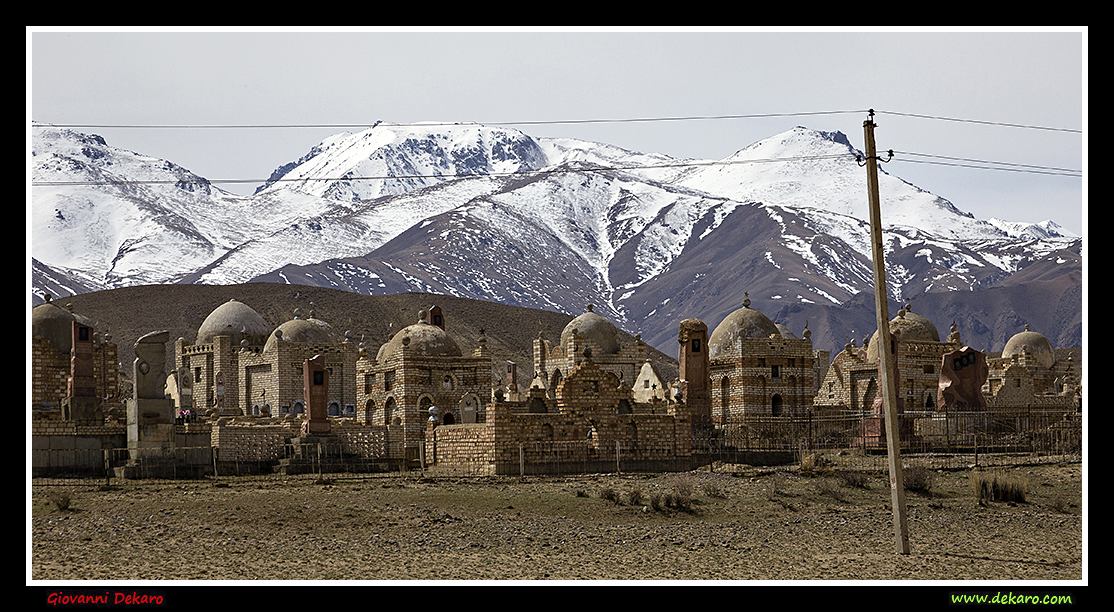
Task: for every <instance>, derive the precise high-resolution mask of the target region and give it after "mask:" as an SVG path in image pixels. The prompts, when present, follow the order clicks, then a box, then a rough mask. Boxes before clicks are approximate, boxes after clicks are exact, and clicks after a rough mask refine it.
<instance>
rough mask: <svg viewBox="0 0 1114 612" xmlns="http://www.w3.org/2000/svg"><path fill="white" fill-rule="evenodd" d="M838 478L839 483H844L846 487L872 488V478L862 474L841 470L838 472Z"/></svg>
mask: <svg viewBox="0 0 1114 612" xmlns="http://www.w3.org/2000/svg"><path fill="white" fill-rule="evenodd" d="M836 478H839V481H840V482H841V483H843V486H845V487H852V488H855V489H869V488H870V478H869V477H868V476H867V475H866V474H864V473H862V472H854V471H848V470H840V471H838V472H836Z"/></svg>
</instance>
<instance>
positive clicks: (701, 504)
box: [30, 463, 1084, 581]
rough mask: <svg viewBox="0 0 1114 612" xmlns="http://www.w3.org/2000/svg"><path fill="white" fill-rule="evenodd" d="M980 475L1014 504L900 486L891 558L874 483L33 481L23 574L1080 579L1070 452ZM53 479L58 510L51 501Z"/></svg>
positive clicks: (885, 501)
mask: <svg viewBox="0 0 1114 612" xmlns="http://www.w3.org/2000/svg"><path fill="white" fill-rule="evenodd" d="M994 471H995V473H1007V472H1008V473H1011V474H1015V475H1020V476H1023V477H1024V478H1025V480H1026V483H1027V488H1026V491H1027V494H1026V501H1025V502H1023V503H1006V502H991V503H989V504H987V505H980V504H979V503H977V501H976V499H975V497H974V493H973V488H972V487H971V485H970V482H969V476H970V474H969V473H968V472H965V471H960V472H936V473H935V477H934V478H935V480H934V483H933V485H932V487H931V489H930V490H929V492H928V493H913V492H910V493H909V494H908V496H907V508H908V517H909V518H908V525H909V534H910V543H911V549H912V551H911V554H909V555H898V554H896V553H895V552H894V548H895V545H894V541H895V538H894V530H893V523H892V514H891V512H890V509H889V500H890V494H889V489H888V487H887V486H886V483H885V482H884V481H883V480H882V479H881V477H880V476H878V475H875V476H873V477H872V478H871V480H870V481H869V482H866V483H851V484H847V483H844V482H843V481H842V480H841V479H839V478H837V475H836V474H827V475H818V476H808V475H801V474H799V473H796V472H789V473H784V472H781V473H778V472H773V471H771V470H758V469H755V468H744V467H741V466H740V467H736V466H718V467H717V471H716V472H691V473H688V474H660V475H620V474H611V475H598V476H577V477H560V478H558V477H550V478H528V479H526V480H520V479H518V478H509V477H507V478H502V477H499V478H495V477H493V478H471V479H463V478H454V479H433V478H412V479H401V478H398V477H393V478H382V477H380V478H361V479H343V480H341V479H335V480H332V481H331V482H325V483H315V482H314V481H313V480H312V479H302V480H292V479H290V480H278V479H274V480H261V479H242V480H240V479H224V480H222V481H221V482H219V483H214V482H210V481H194V482H182V483H169V484H168V483H162V484H141V485H138V486H127V485H126V486H122V487H117V488H114V489H111V490H98V489H97V488H95V487H85V488H81V489H72V490H71V489H70V488H67V487H60V486H50V487H33V488H32V491H31V505H32V508H31V510H32V512H31V519H30V530H31V536H32V542H31V579H32V580H64V581H71V580H124V581H135V580H201V581H211V580H259V579H270V580H414V579H419V580H891V579H899V580H986V579H990V580H1024V581H1030V580H1081V579H1083V572H1084V562H1083V516H1082V480H1083V469H1082V466H1081V464H1078V463H1073V464H1062V465H1044V466H1026V467H1020V468H1004V469H999V470H994ZM863 484H865V488H864V487H863V486H861V485H863ZM856 485H859V486H856ZM67 491H69V492H70V495H71V503H70V508H69V509H67V510H60V509H58V507H57V505H56V504H55V503H52V501H51V496H52V495H53V494H57V493H60V492H67ZM609 491H611V492H614V494H615V495H614V498H613V499H612V500H609V499H608V498H609V497H611V496H610V495H609ZM632 491H635V492H638V493H640V494H641V499H635V500H634V503H632V498H631V492H632ZM686 492H687V503H686V495H685V494H686ZM665 494H668V496H666V495H665ZM678 500H679V501H678ZM655 505H656V506H658V507H657V508H655V507H654V506H655Z"/></svg>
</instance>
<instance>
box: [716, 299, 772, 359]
mask: <svg viewBox="0 0 1114 612" xmlns="http://www.w3.org/2000/svg"><path fill="white" fill-rule="evenodd" d="M749 295H750V294H749V293H746V294H744V298H745V299H743V307H742V308H740V309H738V310H736V311H734V312H732V313H731V314H729V315H727V316H726V317H725V318H724V319H723V321H722V322H720V324H719V325H717V326H716V329H715V331H713V332H712V335H711V336H710V337H709V338H708V358H709V359H720V358H726V357H728V356H730V355H731V351H733V350H735V346H736V345H737V343H738V341H739V340H740V339H743V338H769V337H770V336H778V337H781V335H782V334H781V330H779V329H778V326H777V325H776V324H775V323H774V322H773V321H771V320H770V318H769V317H767V316H766V315H764V314H762V313H761V312H759V311H757V310H754V309H752V308H751V307H750V297H749Z"/></svg>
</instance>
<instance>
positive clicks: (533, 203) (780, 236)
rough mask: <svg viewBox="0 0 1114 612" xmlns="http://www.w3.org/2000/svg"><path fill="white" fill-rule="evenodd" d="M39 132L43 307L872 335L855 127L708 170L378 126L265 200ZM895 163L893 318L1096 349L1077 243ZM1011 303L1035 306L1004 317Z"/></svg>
mask: <svg viewBox="0 0 1114 612" xmlns="http://www.w3.org/2000/svg"><path fill="white" fill-rule="evenodd" d="M34 134H35V139H34V143H33V145H34V146H33V151H32V153H33V156H32V163H33V177H34V185H35V186H34V187H33V205H32V211H31V217H32V255H33V257H34V268H33V270H32V275H33V291H35V292H42V291H45V290H47V288H48V287H52V288H53V290H55V291H56V290H58V289H62V288H67V289H68V290H70V291H73V292H75V293H76V292H80V291H83V290H89V289H93V290H96V289H107V288H114V287H125V286H131V285H136V284H154V283H200V284H234V283H243V282H248V281H253V282H258V281H263V282H274V283H290V284H297V285H307V286H322V287H330V288H337V289H343V290H345V291H350V292H355V293H360V294H393V293H403V292H424V293H436V294H443V295H447V296H456V297H462V298H472V299H479V300H485V301H491V302H498V303H503V304H509V305H515V306H524V307H529V308H537V309H544V310H550V311H557V312H562V313H565V314H569V315H575V314H579V313H580V312H583V310H584V308H585V307H586V305H587V304H589V303H591V304H594V305H595V309H596V311H597V312H600V313H601V314H604V315H605V316H607V317H609V318H610V319H612V320H613V321H614V322H615V323H616V324H617V325H618V326H620V327H622V328H624V329H626V330H627V331H628V332H631V333H641V334H642V335H643V337H644V338H646V339H647V341H648V342H650V343H651V344H653V345H654V346H657V347H659V348H661V349H662V350H664V351H666V352H667V353H669V352H671V351H672V346H671V342H675V334H676V324H677V322H678V321H679V320H681V319H683V318H688V317H699V318H701V319H703V320H704V321H705V322H707V323H708V325H709V326H710V327H714V326H715V325H716V324H717V323H718V322H719V321H720V320H721V319H722V318H723V317H724V316H725V315H726V314H727V313H729V312H730V311H731V310H734V309H735V308H737V307H738V306H739V304H740V302H741V301H742V299H743V294H744V293H747V294H749V297H750V299H751V300H752V304H753V306H754V307H755V308H758V309H759V310H762V311H763V312H765V313H766V314H768V315H770V316H771V317H773V318H775V320H778V319H780V320H779V322H782V323H784V324H786V325H787V326H788V327H789V328H790V329H791V330H792V331H794V332H795V333H797V334H798V335H799V334H800V332H801V331H802V330H803V329H804V325H805V324H806V322H807V324H808V326H809V329H810V330H811V331H812V334H813V335H812V337H813V340H814V343H815V344H816V345H817V348H825V349H828V350H833V351H835V350H838V349H839V348H841V347H842V345H843V344H844V342H846V340H847V339H848V338H852V337H855V338H861V337H862V336H866V335H869V334H870V333H872V331H873V329H874V323H873V311H872V308H870V305H872V304H873V298H872V297H869V294H870V293H872V291H873V281H872V277H871V266H870V259H869V246H868V245H869V243H868V237H869V228H868V226H867V223H866V221H865V219H866V218H867V214H866V197H865V178H864V174H865V173H864V172H863V170H862V168H860V167H859V166H858V164H857V163H856V161H855V156H856V154H857V151H856V150H855V149H854V147H853V146H852V145H851V144H850V142H849V140H848V139H847V137H846V136H845V135H843V134H841V133H839V132H832V133H828V132H819V131H815V130H809V129H807V128H802V127H798V128H793V129H791V130H788V131H786V132H783V133H782V134H778V135H775V136H772V137H770V138H768V139H764V140H762V141H760V142H758V143H754V144H752V145H750V146H748V147H746V148H744V149H741V150H740V151H739V152H737V153H736V154H734V155H732V156H730V157H728V158H726V159H724V160H719V161H718V162H714V163H709V162H704V161H698V160H677V159H672V158H669V157H666V156H663V155H647V154H641V153H635V152H630V151H624V150H622V149H619V148H616V147H612V146H608V145H603V144H597V143H588V142H583V141H574V140H558V139H541V138H533V137H530V136H528V135H526V134H524V133H522V132H519V131H516V130H509V129H503V128H493V127H485V126H480V125H475V124H459V125H451V126H446V125H419V126H394V125H389V124H379V125H377V126H375V127H373V128H371V129H369V130H366V131H364V132H360V133H355V134H339V135H337V136H334V137H332V138H329V139H326V140H325V141H323V142H322V143H320V144H319V145H317V146H316V147H314V148H313V149H312V150H311V151H310V152H308V153H307V154H306V155H305V156H303V157H302V158H300V159H299V160H296V161H294V162H290V163H287V164H283V165H281V166H280V167H279V168H278V169H276V171H275V172H274V173H273V174H272V176H271V177H270V179H269V181H268V182H267V183H266V184H265V185H263V186H261V187H260V189H258V190H257V191H256V193H255V194H254V195H252V196H248V197H242V196H234V195H232V194H228V193H227V192H224V191H222V190H220V189H219V188H217V187H215V186H213V185H211V184H209V183H208V182H207V181H205V179H203V178H201V177H197V176H195V175H193V174H192V173H189V171H188V170H185V169H183V168H180V167H177V166H175V165H174V164H172V163H170V162H166V161H163V160H157V159H153V158H149V157H145V156H142V155H139V154H136V153H131V152H127V151H122V150H119V149H115V148H113V147H110V146H109V145H108V144H107V143H105V142H104V140H103V139H101V138H100V137H98V136H94V135H88V134H81V133H78V132H73V131H69V130H59V129H55V128H49V127H45V126H43V127H40V128H38V129H35V130H34ZM882 170H883V171H882V172H881V173H880V182H881V200H882V202H883V210H882V215H883V219H884V222H885V225H886V235H885V236H884V245H885V247H886V250H887V255H886V256H887V264H888V272H887V280H888V285H889V293H890V298H891V299H892V300H893V303H894V304H895V306H894V308H895V309H896V306H897V305H898V304H899V303H903V302H904V301H906V300H912V301H913V303H914V304H915V306H914V307H915V308H916V309H917V311H918V312H922V313H925V314H928V316H930V317H931V318H932V319H933V321H934V322H935V323H936V325H937V326H938V327H940V328H941V329H943V330H946V329H947V326H948V325H950V323H951V320H953V319H954V320H956V321H957V324H958V325H959V328H960V332H961V333H963V334H964V339H965V341H967V342H968V343H970V344H971V345H972V346H976V347H979V348H985V349H987V350H995V349H997V350H1000V348H1001V346H1000V345H1001V344H1004V342H1005V340H1006V339H1008V337H1009V336H1010V335H1012V334H1013V333H1016V331H1019V330H1020V326H1021V325H1023V324H1024V323H1030V324H1031V325H1032V327H1033V328H1034V329H1036V330H1039V331H1042V333H1045V334H1046V335H1048V336H1049V338H1050V339H1053V341H1054V343H1058V344H1063V343H1066V344H1067V345H1075V346H1078V345H1080V344H1081V342H1082V324H1081V317H1082V315H1081V313H1082V298H1081V295H1082V292H1081V287H1082V239H1081V238H1079V237H1077V236H1073V235H1071V234H1070V233H1068V232H1065V231H1063V230H1062V229H1058V228H1057V227H1056V226H1055V224H1051V223H1044V224H1018V223H1010V222H1005V221H1001V220H996V219H995V220H989V221H982V220H978V219H975V218H974V217H973V216H971V215H970V214H968V213H964V212H963V211H961V210H960V209H959V208H957V207H956V206H955V205H953V204H952V203H951V202H948V201H947V200H944V199H942V198H940V197H938V196H935V195H933V194H932V193H930V192H928V191H926V190H924V189H921V188H919V187H916V186H913V185H910V184H909V183H907V182H905V181H902V180H901V179H899V178H897V177H894V176H892V175H890V174H887V173H886V172H885V168H882ZM75 181H77V182H80V183H82V184H76V185H75V184H73V183H74V182H75ZM1010 287H1015V289H1014V290H1012V292H1011V290H1009V289H1008V288H1010ZM1016 287H1025V291H1026V292H1027V299H1028V300H1029V301H1028V302H1026V303H1014V302H1012V301H1008V302H1002V300H1003V298H1004V297H1005V298H1006V299H1010V300H1012V299H1014V298H1015V297H1016V292H1017V291H1019V289H1016ZM868 298H869V299H868ZM922 304H924V305H925V306H928V305H930V304H931V305H933V307H934V308H933V310H931V311H930V310H928V309H927V308H922V307H921V305H922ZM864 306H865V307H864ZM929 313H931V314H929ZM964 322H966V324H965V323H964Z"/></svg>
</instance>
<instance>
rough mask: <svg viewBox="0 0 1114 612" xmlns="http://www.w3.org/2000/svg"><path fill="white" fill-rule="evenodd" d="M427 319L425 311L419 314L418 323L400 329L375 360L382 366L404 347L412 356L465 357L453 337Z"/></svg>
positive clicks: (381, 349) (380, 350)
mask: <svg viewBox="0 0 1114 612" xmlns="http://www.w3.org/2000/svg"><path fill="white" fill-rule="evenodd" d="M427 319H428V317H427V313H426V311H425V310H423V311H421V312H420V313H418V322H417V323H415V324H413V325H409V326H407V327H404V328H402V329H400V330H399V331H398V333H396V334H395V335H394V337H393V338H391V339H390V340H389V341H388V342H387V343H386V344H384V345H383V346H381V347H379V353H378V354H376V357H375V360H376V361H377V362H379V363H380V364H382V363H383V362H384V361H385V360H386V359H387V358H388V357H390V356H391V355H394V354H395V353H396V352H398V351H399V350H401V349H402V347H403V346H405V347H406V350H407V351H409V352H410V354H412V355H423V356H435V357H460V356H461V355H463V353H462V352H461V350H460V347H459V346H458V345H457V343H456V342H455V341H454V340H453V339H452V337H450V336H449V334H448V333H447V332H446V331H445V330H443V329H441V328H440V327H438V326H437V325H431V324H430V323H429V321H428V320H427Z"/></svg>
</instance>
